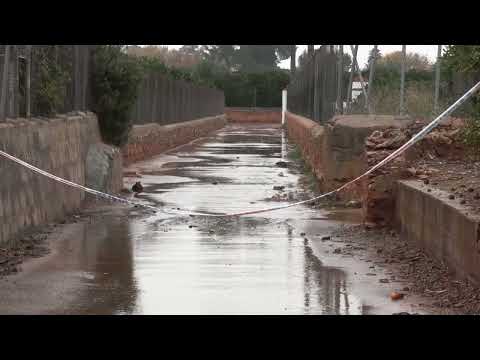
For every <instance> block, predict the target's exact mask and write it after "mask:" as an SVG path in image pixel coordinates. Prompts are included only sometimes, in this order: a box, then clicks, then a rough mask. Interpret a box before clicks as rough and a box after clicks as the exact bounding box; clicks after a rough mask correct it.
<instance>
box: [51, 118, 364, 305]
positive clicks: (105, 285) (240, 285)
mask: <svg viewBox="0 0 480 360" xmlns="http://www.w3.org/2000/svg"><path fill="white" fill-rule="evenodd" d="M280 140H281V141H280ZM284 142H285V139H284V138H283V137H281V131H280V129H279V128H273V127H265V126H263V127H261V126H260V127H258V128H250V129H245V128H243V129H242V128H239V127H228V128H226V129H225V130H223V131H222V132H220V133H218V134H217V135H216V137H215V138H213V139H210V140H208V141H205V142H202V143H201V144H197V145H195V146H190V147H187V148H186V149H187V150H188V149H190V150H189V151H187V150H186V149H185V148H184V149H183V150H182V149H180V150H175V151H172V152H170V153H169V155H168V156H167V159H168V162H165V160H163V162H162V158H161V157H159V158H156V159H153V160H151V162H145V163H144V164H142V166H143V167H145V169H146V170H145V174H144V177H143V178H142V182H144V183H145V185H146V186H145V193H144V194H142V195H141V196H142V197H143V200H148V201H151V202H154V203H156V204H159V206H162V205H164V204H165V206H169V207H170V206H171V207H175V208H176V207H181V208H192V209H193V210H197V211H201V210H212V209H220V210H222V211H239V210H245V209H253V208H256V207H259V208H262V207H265V206H267V204H269V203H268V202H265V201H264V199H265V198H268V197H271V196H272V195H273V194H275V191H273V189H272V187H273V186H272V185H273V184H275V185H278V184H281V185H285V186H286V187H289V186H291V187H292V188H293V187H295V185H296V182H297V181H298V175H295V174H292V173H290V172H289V170H288V169H283V168H282V169H279V168H278V167H276V165H275V164H276V162H277V161H278V159H279V158H280V157H281V156H284V155H285V149H284V145H285V143H284ZM177 154H179V155H180V156H181V157H182V159H183V160H187V161H183V162H182V161H181V160H182V159H180V158H179V159H178V160H179V161H178V162H177V161H175V155H177ZM190 159H192V160H190ZM196 160H200V162H197V161H196ZM165 164H168V165H167V166H166V167H164V165H165ZM280 171H281V172H282V175H283V176H279V172H280ZM212 179H219V180H218V181H219V184H218V185H214V184H212V183H210V181H211V180H212ZM269 205H270V204H269ZM134 214H135V212H132V213H131V214H130V215H134ZM136 215H137V216H130V217H128V218H118V217H115V215H108V216H105V217H104V218H103V219H101V220H100V221H98V222H97V223H94V224H88V225H84V226H83V227H82V228H81V229H82V230H81V231H80V232H79V234H78V235H75V236H78V237H79V239H76V238H75V236H72V239H71V241H69V242H68V244H69V245H68V246H70V245H71V244H73V243H75V244H80V245H79V246H77V248H76V251H75V253H69V250H68V249H66V250H65V251H64V252H65V257H64V259H65V260H64V264H62V266H64V268H62V270H61V272H58V273H57V272H55V274H54V275H55V276H58V277H63V278H60V280H59V281H58V283H61V282H62V280H65V274H66V273H69V274H73V275H74V276H76V278H77V279H78V276H77V275H78V274H80V277H81V284H82V286H81V288H80V289H75V290H74V291H72V293H73V294H74V295H73V296H70V295H71V293H70V292H69V294H68V295H69V296H67V297H66V298H68V300H65V302H68V304H67V306H65V308H66V309H67V310H68V311H67V312H68V313H71V314H354V313H361V311H362V309H361V307H360V305H359V302H358V300H357V299H356V298H355V297H353V296H352V295H351V294H350V293H349V289H348V287H347V282H346V279H345V274H344V273H343V272H342V271H341V270H339V269H336V268H331V267H325V266H323V265H322V263H321V261H320V260H319V259H318V258H317V257H316V256H315V255H314V254H313V252H312V249H311V247H310V246H309V242H308V240H306V239H304V238H303V236H300V235H299V229H300V227H302V229H304V230H305V231H308V232H311V233H317V232H321V231H322V230H324V229H325V227H326V226H328V224H329V222H330V221H329V220H323V219H321V218H322V216H321V215H324V213H322V212H320V211H319V210H313V209H310V208H308V207H298V208H289V209H285V210H281V211H279V212H274V213H269V214H268V215H266V216H265V217H264V216H252V217H240V218H228V219H216V218H214V219H205V218H199V217H193V218H191V217H174V218H169V219H165V218H162V216H164V214H163V215H162V214H156V215H148V214H144V215H139V214H136ZM315 218H318V219H319V220H314V219H315ZM301 219H308V221H307V220H301ZM302 221H303V222H302ZM305 221H307V222H305ZM79 226H81V225H80V224H79ZM62 255H63V254H62ZM65 282H66V281H65ZM52 287H53V285H52ZM58 291H62V290H61V289H60V290H58ZM68 291H70V290H68ZM62 310H63V309H62Z"/></svg>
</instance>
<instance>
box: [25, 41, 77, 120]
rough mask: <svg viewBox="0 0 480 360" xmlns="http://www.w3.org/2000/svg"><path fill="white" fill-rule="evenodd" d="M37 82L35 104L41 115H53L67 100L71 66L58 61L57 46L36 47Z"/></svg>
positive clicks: (34, 93) (33, 94)
mask: <svg viewBox="0 0 480 360" xmlns="http://www.w3.org/2000/svg"><path fill="white" fill-rule="evenodd" d="M36 60H37V62H38V78H37V81H36V82H37V84H36V86H35V87H34V90H33V92H32V101H33V106H34V107H35V109H36V112H37V113H38V114H39V115H41V116H53V115H55V114H56V113H57V111H58V110H59V109H60V107H61V106H62V105H63V104H64V102H65V97H66V88H67V84H68V81H69V80H70V77H69V68H68V67H67V65H65V64H63V65H62V64H61V63H60V62H58V61H57V57H56V46H55V45H49V46H42V47H38V48H37V49H36Z"/></svg>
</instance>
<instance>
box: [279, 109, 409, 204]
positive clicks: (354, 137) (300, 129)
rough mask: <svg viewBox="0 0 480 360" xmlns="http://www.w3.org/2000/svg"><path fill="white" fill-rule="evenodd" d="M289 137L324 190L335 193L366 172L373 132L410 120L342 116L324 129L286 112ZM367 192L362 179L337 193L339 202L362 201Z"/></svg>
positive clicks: (398, 126) (337, 117)
mask: <svg viewBox="0 0 480 360" xmlns="http://www.w3.org/2000/svg"><path fill="white" fill-rule="evenodd" d="M286 120H287V131H288V136H289V138H290V139H292V140H293V141H294V142H295V143H296V144H297V145H298V146H299V147H300V149H301V151H302V155H303V157H304V159H305V160H306V161H307V162H308V163H309V164H310V166H311V167H312V169H313V171H314V173H315V175H316V177H317V178H318V179H319V180H320V187H321V190H322V191H330V190H334V189H336V188H338V187H340V186H341V185H343V184H345V183H346V182H348V181H350V180H353V179H354V178H356V177H357V176H359V175H361V174H363V173H364V172H365V171H366V170H367V169H368V166H367V161H366V156H365V140H366V138H367V137H368V136H369V135H370V134H371V133H372V132H374V131H376V130H379V129H385V128H390V127H393V128H401V127H405V126H406V125H407V124H409V123H410V121H409V120H408V119H405V118H396V117H393V116H367V115H348V116H347V115H342V116H336V117H334V118H332V119H331V120H330V121H328V122H327V123H326V124H325V126H322V125H320V124H318V123H316V122H314V121H312V120H310V119H307V118H305V117H302V116H299V115H296V114H292V113H289V112H287V114H286ZM366 191H367V181H366V180H365V179H362V180H360V181H358V182H357V183H355V184H352V185H351V186H350V187H349V188H346V189H344V190H343V191H342V192H341V193H340V194H338V196H339V199H340V200H344V201H349V200H357V201H359V200H361V199H362V196H363V194H364V193H365V192H366Z"/></svg>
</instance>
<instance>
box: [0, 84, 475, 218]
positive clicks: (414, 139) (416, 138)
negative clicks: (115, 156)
mask: <svg viewBox="0 0 480 360" xmlns="http://www.w3.org/2000/svg"><path fill="white" fill-rule="evenodd" d="M479 89H480V82H478V83H477V84H476V85H475V86H473V87H472V88H471V89H470V90H468V91H467V92H466V93H465V94H464V95H463V96H462V97H460V98H459V99H458V100H457V101H455V102H454V103H453V104H452V105H450V107H448V108H447V109H446V110H445V111H444V112H443V113H441V114H440V115H439V116H438V117H437V118H435V119H434V120H432V121H431V122H430V123H429V124H428V125H427V126H425V127H424V128H423V129H422V130H420V131H419V132H418V133H417V134H415V135H414V136H413V137H412V138H411V139H410V140H408V141H407V142H406V143H405V144H403V145H402V146H401V147H399V148H398V149H397V150H395V151H394V152H392V153H391V154H390V155H388V156H387V157H386V158H385V159H383V160H382V161H380V162H379V163H378V164H376V165H374V166H373V167H371V168H370V169H369V170H367V171H366V172H365V173H364V174H362V175H360V176H358V177H357V178H355V179H353V180H351V181H349V182H347V183H346V184H344V185H342V186H340V187H339V188H337V189H335V190H332V191H329V192H327V193H325V194H321V195H319V196H316V197H314V198H311V199H308V200H303V201H298V202H295V203H291V204H287V205H282V206H277V207H271V208H266V209H260V210H251V211H244V212H238V213H231V214H212V213H200V212H194V211H188V210H173V211H171V210H165V209H163V208H159V207H155V206H150V205H145V204H140V203H137V202H135V201H132V200H128V199H124V198H121V197H118V196H114V195H110V194H106V193H104V192H101V191H98V190H94V189H90V188H88V187H86V186H82V185H79V184H76V183H74V182H71V181H68V180H65V179H62V178H60V177H58V176H55V175H53V174H50V173H48V172H46V171H44V170H41V169H39V168H37V167H35V166H33V165H31V164H29V163H27V162H25V161H22V160H20V159H18V158H16V157H14V156H12V155H10V154H7V153H6V152H4V151H1V150H0V155H1V156H3V157H5V158H7V159H9V160H12V161H14V162H16V163H17V164H20V165H22V166H24V167H26V168H27V169H30V170H32V171H34V172H36V173H38V174H41V175H43V176H46V177H48V178H50V179H52V180H55V181H58V182H60V183H62V184H65V185H68V186H71V187H73V188H77V189H80V190H82V191H85V192H86V193H89V194H92V195H95V196H98V197H102V198H105V199H107V200H110V201H114V202H120V203H123V204H128V205H133V206H136V207H142V208H144V209H147V210H150V211H154V212H157V211H162V212H164V213H167V214H171V215H193V216H208V217H230V216H243V215H252V214H260V213H264V212H270V211H275V210H281V209H286V208H290V207H293V206H298V205H301V204H307V203H310V202H313V201H316V200H319V199H321V198H324V197H327V196H329V195H332V194H334V193H337V192H339V191H341V190H343V189H345V188H346V187H348V186H350V185H352V184H353V183H355V182H357V181H358V180H360V179H362V178H364V177H365V176H367V175H369V174H371V173H372V172H374V171H375V170H377V169H378V168H380V167H381V166H383V165H385V164H386V163H388V162H390V161H391V160H393V159H394V158H396V157H397V156H398V155H400V154H401V153H402V152H404V151H405V150H407V149H408V148H409V147H411V146H412V145H414V144H415V143H416V142H417V141H419V140H421V139H422V138H423V137H424V136H425V135H426V134H427V133H429V132H430V131H431V130H432V129H434V128H435V127H436V126H437V125H438V124H439V123H440V121H441V120H442V119H443V118H445V117H447V116H448V115H450V114H451V113H452V112H453V111H455V110H456V109H457V108H458V107H459V106H460V105H462V104H463V103H464V102H465V101H467V100H468V99H469V98H470V97H471V96H472V95H473V94H474V93H475V92H476V91H478V90H479Z"/></svg>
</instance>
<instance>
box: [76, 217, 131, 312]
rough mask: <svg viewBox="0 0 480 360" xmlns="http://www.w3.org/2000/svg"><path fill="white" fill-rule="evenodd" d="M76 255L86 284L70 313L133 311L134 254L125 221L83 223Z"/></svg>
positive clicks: (127, 225)
mask: <svg viewBox="0 0 480 360" xmlns="http://www.w3.org/2000/svg"><path fill="white" fill-rule="evenodd" d="M78 255H79V259H78V260H79V263H80V266H81V269H82V271H83V272H84V273H85V275H86V276H85V285H86V286H85V290H84V291H82V292H80V296H79V298H78V299H77V300H76V301H75V304H72V307H74V309H75V310H73V309H72V310H73V312H78V313H86V314H128V313H132V312H134V309H135V304H136V300H137V293H138V291H137V288H136V284H135V279H134V277H133V268H134V254H133V244H132V241H131V237H130V233H129V224H128V222H126V221H122V219H118V218H108V219H106V221H105V222H102V223H95V224H90V225H84V227H83V237H82V243H81V250H80V252H79V254H78ZM88 275H90V276H88Z"/></svg>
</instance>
